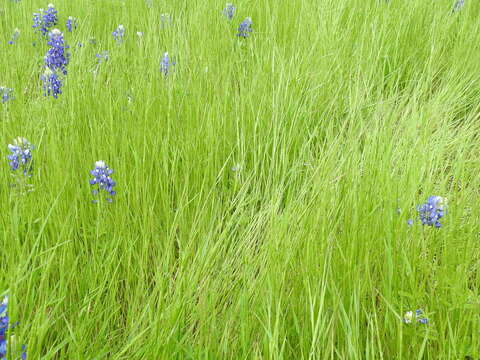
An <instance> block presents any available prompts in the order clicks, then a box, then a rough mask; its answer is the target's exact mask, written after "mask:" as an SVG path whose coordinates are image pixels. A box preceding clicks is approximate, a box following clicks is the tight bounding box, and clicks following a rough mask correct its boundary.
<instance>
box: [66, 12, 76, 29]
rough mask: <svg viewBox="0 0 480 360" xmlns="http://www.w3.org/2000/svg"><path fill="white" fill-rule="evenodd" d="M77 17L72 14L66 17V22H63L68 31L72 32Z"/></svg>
mask: <svg viewBox="0 0 480 360" xmlns="http://www.w3.org/2000/svg"><path fill="white" fill-rule="evenodd" d="M77 25H78V24H77V19H76V18H74V17H73V16H69V17H68V19H67V23H66V24H65V26H66V27H67V30H68V31H69V32H72V31H73V30H74V29H76V28H77Z"/></svg>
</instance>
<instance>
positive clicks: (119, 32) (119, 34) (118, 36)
mask: <svg viewBox="0 0 480 360" xmlns="http://www.w3.org/2000/svg"><path fill="white" fill-rule="evenodd" d="M112 36H113V38H114V39H115V40H116V41H117V44H121V43H122V41H123V37H124V36H125V28H124V26H123V25H118V27H117V28H116V29H115V31H113V32H112Z"/></svg>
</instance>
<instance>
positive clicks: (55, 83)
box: [40, 68, 62, 99]
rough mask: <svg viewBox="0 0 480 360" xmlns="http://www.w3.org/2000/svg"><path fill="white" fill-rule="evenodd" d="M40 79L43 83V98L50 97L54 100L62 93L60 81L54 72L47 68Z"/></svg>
mask: <svg viewBox="0 0 480 360" xmlns="http://www.w3.org/2000/svg"><path fill="white" fill-rule="evenodd" d="M40 79H41V80H42V82H43V85H42V87H43V93H44V95H45V96H49V95H52V96H53V97H54V98H55V99H57V98H58V95H59V94H61V93H62V90H61V87H62V81H61V79H60V78H59V77H58V75H57V73H56V72H55V71H52V70H50V69H49V68H47V69H46V70H45V72H44V73H43V74H42V76H41V77H40Z"/></svg>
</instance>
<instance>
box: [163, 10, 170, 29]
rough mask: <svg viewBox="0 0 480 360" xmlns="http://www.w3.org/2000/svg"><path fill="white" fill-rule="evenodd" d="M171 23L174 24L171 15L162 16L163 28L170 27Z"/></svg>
mask: <svg viewBox="0 0 480 360" xmlns="http://www.w3.org/2000/svg"><path fill="white" fill-rule="evenodd" d="M171 22H172V18H171V16H170V14H167V13H164V14H161V15H160V24H161V27H162V28H164V27H166V26H167V25H170V23H171Z"/></svg>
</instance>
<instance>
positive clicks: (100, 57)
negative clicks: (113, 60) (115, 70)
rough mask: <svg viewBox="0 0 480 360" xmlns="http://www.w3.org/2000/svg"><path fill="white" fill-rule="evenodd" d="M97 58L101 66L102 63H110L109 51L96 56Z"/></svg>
mask: <svg viewBox="0 0 480 360" xmlns="http://www.w3.org/2000/svg"><path fill="white" fill-rule="evenodd" d="M95 56H96V57H97V60H98V63H99V64H101V63H102V61H104V62H107V61H108V51H103V52H102V53H100V54H96V55H95Z"/></svg>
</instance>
